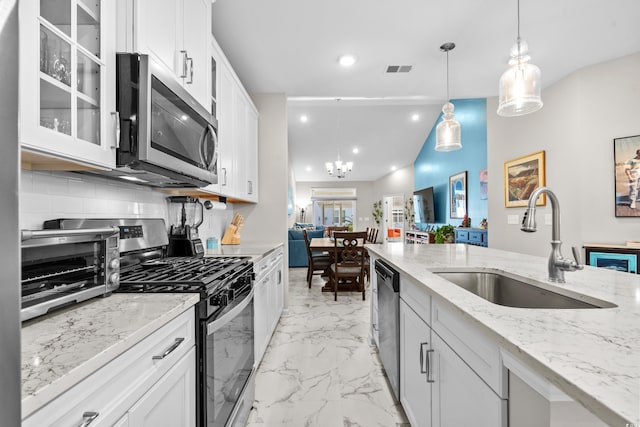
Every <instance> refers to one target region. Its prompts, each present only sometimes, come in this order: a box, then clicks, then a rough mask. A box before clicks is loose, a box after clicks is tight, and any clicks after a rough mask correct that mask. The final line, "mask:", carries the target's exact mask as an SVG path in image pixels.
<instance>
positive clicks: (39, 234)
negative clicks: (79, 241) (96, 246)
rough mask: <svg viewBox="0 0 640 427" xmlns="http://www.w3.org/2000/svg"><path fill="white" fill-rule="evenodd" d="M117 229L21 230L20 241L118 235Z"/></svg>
mask: <svg viewBox="0 0 640 427" xmlns="http://www.w3.org/2000/svg"><path fill="white" fill-rule="evenodd" d="M119 232H120V228H118V227H115V226H114V227H103V228H78V229H76V230H56V229H53V230H22V231H21V236H22V240H23V241H24V240H31V239H43V238H47V237H66V236H85V235H86V236H90V235H95V234H103V235H107V236H108V235H111V234H115V233H119Z"/></svg>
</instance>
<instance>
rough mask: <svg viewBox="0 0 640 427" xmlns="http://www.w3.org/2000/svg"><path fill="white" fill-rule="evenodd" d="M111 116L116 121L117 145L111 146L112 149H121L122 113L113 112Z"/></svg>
mask: <svg viewBox="0 0 640 427" xmlns="http://www.w3.org/2000/svg"><path fill="white" fill-rule="evenodd" d="M111 115H112V116H113V118H114V120H115V121H116V143H115V144H114V145H112V146H111V148H112V149H116V148H120V112H119V111H112V112H111Z"/></svg>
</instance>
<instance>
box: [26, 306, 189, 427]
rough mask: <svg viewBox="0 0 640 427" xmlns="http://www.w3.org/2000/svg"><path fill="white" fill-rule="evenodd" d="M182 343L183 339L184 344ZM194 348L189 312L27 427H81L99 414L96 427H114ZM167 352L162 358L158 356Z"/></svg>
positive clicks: (32, 418)
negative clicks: (87, 417)
mask: <svg viewBox="0 0 640 427" xmlns="http://www.w3.org/2000/svg"><path fill="white" fill-rule="evenodd" d="M179 339H182V341H181V342H180V343H179V344H178V341H177V340H179ZM194 345H195V313H194V310H193V309H189V310H187V311H185V312H184V313H183V314H181V315H180V316H178V317H176V318H175V319H173V320H172V321H170V322H169V323H167V324H166V325H165V326H163V327H162V328H160V329H158V330H157V331H155V332H153V333H152V334H151V335H149V336H147V337H146V338H144V339H143V340H142V341H140V342H139V343H138V344H136V345H134V346H133V347H131V348H130V349H129V350H127V351H126V352H125V353H123V354H121V355H120V356H118V357H117V358H115V359H114V360H112V361H111V362H109V363H108V364H106V365H105V366H103V367H101V368H99V369H98V370H96V371H95V372H94V373H93V374H91V375H90V376H89V377H87V378H86V379H84V380H83V381H81V382H80V383H78V384H77V385H75V386H73V387H72V388H70V389H69V390H67V391H66V392H65V393H63V394H62V395H60V396H59V397H58V398H56V399H54V400H53V401H51V402H50V403H49V404H48V405H46V406H45V407H43V408H42V409H40V410H39V411H37V412H35V413H34V414H33V415H31V416H30V417H29V418H27V419H25V420H24V421H23V423H22V425H23V426H24V427H41V426H44V425H46V426H50V427H63V426H64V427H67V426H69V427H76V426H79V425H81V424H82V422H83V416H82V415H83V413H85V412H97V413H98V414H99V415H98V416H97V417H96V418H95V420H94V421H93V422H92V423H91V427H95V426H112V425H114V424H116V422H118V421H119V420H121V419H122V417H123V416H125V414H126V412H127V411H128V410H129V409H130V408H131V407H132V406H133V404H135V402H137V401H138V400H139V399H140V398H141V397H142V396H143V395H144V394H145V393H146V392H147V390H149V389H150V388H151V387H152V386H153V385H154V384H155V383H156V382H157V381H158V380H159V379H160V378H161V377H162V376H163V375H164V374H165V373H166V372H167V371H168V370H169V369H170V368H171V367H172V366H173V365H174V364H175V363H176V362H177V361H178V360H180V358H181V357H182V356H183V355H184V354H186V353H187V352H188V351H189V350H190V349H191V348H193V347H194ZM171 349H173V350H171ZM170 350H171V351H170ZM163 354H164V355H165V357H164V358H162V359H154V358H153V357H154V356H158V357H161V356H162V355H163Z"/></svg>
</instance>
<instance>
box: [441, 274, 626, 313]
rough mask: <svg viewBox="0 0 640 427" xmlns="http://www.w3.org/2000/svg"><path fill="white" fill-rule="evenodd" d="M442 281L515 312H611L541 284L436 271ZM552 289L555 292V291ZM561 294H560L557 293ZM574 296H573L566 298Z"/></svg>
mask: <svg viewBox="0 0 640 427" xmlns="http://www.w3.org/2000/svg"><path fill="white" fill-rule="evenodd" d="M434 273H435V274H437V275H438V276H440V277H442V278H443V279H446V280H448V281H449V282H451V283H454V284H456V285H458V286H460V287H461V288H462V289H465V290H467V291H469V292H471V293H473V294H476V295H477V296H479V297H480V298H483V299H485V300H487V301H489V302H491V303H493V304H498V305H504V306H508V307H518V308H612V307H617V306H616V305H615V304H612V303H610V302H607V301H603V300H599V299H596V298H592V297H589V296H586V295H582V294H577V293H573V292H568V291H566V290H564V289H559V288H556V287H554V286H552V285H548V284H546V283H542V282H536V281H534V280H530V279H526V278H523V277H518V276H515V275H510V274H506V273H504V272H495V271H493V272H488V271H439V272H434ZM554 289H557V291H555V290H554ZM559 292H562V293H559ZM569 295H574V296H569Z"/></svg>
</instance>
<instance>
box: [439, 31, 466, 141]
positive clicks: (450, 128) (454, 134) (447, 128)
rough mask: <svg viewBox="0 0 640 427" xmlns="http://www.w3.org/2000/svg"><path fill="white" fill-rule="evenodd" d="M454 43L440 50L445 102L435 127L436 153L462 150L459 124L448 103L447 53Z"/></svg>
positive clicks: (451, 106)
mask: <svg viewBox="0 0 640 427" xmlns="http://www.w3.org/2000/svg"><path fill="white" fill-rule="evenodd" d="M455 47H456V45H455V43H451V42H449V43H445V44H443V45H442V46H440V50H441V51H443V52H446V54H447V102H446V104H444V106H443V107H442V121H441V122H440V123H438V126H436V148H435V150H436V151H453V150H459V149H461V148H462V144H461V143H460V123H458V121H457V120H456V118H455V117H454V115H453V110H454V109H455V107H454V106H453V104H452V103H451V102H449V51H450V50H453V49H454V48H455Z"/></svg>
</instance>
